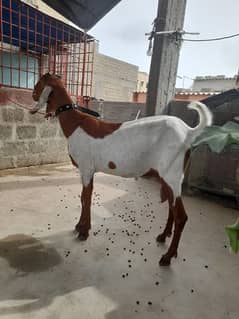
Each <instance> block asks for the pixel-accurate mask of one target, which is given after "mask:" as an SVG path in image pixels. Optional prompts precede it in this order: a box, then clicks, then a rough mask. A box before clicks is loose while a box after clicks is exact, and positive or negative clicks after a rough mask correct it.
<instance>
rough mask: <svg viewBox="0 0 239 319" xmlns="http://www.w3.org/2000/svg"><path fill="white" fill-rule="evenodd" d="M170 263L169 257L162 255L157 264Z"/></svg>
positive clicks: (166, 264) (164, 264)
mask: <svg viewBox="0 0 239 319" xmlns="http://www.w3.org/2000/svg"><path fill="white" fill-rule="evenodd" d="M170 263H171V257H169V256H167V255H163V256H162V257H161V259H160V261H159V266H169V265H170Z"/></svg>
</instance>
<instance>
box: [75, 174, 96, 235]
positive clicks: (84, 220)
mask: <svg viewBox="0 0 239 319" xmlns="http://www.w3.org/2000/svg"><path fill="white" fill-rule="evenodd" d="M92 191H93V177H92V178H91V180H90V182H89V184H88V185H87V186H84V184H83V189H82V192H81V206H82V208H81V216H80V220H79V222H78V223H77V225H76V226H75V230H76V231H77V232H78V233H79V235H78V238H79V239H80V240H86V239H87V238H88V237H89V230H90V228H91V198H92Z"/></svg>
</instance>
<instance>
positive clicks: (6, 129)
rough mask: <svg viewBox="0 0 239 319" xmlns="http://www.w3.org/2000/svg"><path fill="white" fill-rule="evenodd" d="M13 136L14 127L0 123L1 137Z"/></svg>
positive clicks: (2, 138) (5, 138)
mask: <svg viewBox="0 0 239 319" xmlns="http://www.w3.org/2000/svg"><path fill="white" fill-rule="evenodd" d="M11 137H12V127H11V126H6V125H0V139H1V140H7V139H10V138H11Z"/></svg>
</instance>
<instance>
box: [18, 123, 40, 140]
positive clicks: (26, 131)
mask: <svg viewBox="0 0 239 319" xmlns="http://www.w3.org/2000/svg"><path fill="white" fill-rule="evenodd" d="M36 132H37V130H36V127H35V126H31V125H23V126H18V127H17V137H18V138H19V139H21V140H23V139H27V138H36V134H37V133H36Z"/></svg>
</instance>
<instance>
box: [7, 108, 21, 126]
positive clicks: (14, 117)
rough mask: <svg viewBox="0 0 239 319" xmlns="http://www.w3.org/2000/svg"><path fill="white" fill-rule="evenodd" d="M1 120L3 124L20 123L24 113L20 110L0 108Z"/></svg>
mask: <svg viewBox="0 0 239 319" xmlns="http://www.w3.org/2000/svg"><path fill="white" fill-rule="evenodd" d="M2 119H3V121H4V122H14V123H15V122H22V121H23V119H24V111H23V110H22V109H12V108H2Z"/></svg>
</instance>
